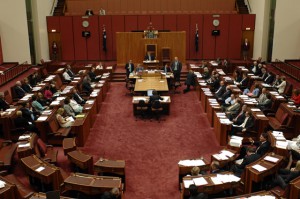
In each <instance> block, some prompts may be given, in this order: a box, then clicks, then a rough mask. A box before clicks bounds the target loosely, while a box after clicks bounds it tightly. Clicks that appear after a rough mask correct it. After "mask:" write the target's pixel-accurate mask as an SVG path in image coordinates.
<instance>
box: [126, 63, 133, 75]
mask: <svg viewBox="0 0 300 199" xmlns="http://www.w3.org/2000/svg"><path fill="white" fill-rule="evenodd" d="M125 69H126V77H127V78H128V77H129V74H130V73H132V72H133V71H134V64H133V63H132V60H129V62H128V63H127V64H126V65H125Z"/></svg>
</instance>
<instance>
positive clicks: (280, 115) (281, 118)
mask: <svg viewBox="0 0 300 199" xmlns="http://www.w3.org/2000/svg"><path fill="white" fill-rule="evenodd" d="M275 118H276V119H277V120H278V122H279V123H280V124H281V125H286V124H287V121H288V118H289V114H288V113H285V112H284V110H282V109H278V110H277V112H276V114H275Z"/></svg>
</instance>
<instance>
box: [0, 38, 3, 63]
mask: <svg viewBox="0 0 300 199" xmlns="http://www.w3.org/2000/svg"><path fill="white" fill-rule="evenodd" d="M1 64H3V52H2V44H1V37H0V65H1Z"/></svg>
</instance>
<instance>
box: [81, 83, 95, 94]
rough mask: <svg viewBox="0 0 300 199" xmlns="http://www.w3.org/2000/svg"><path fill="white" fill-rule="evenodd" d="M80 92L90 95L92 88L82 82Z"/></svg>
mask: <svg viewBox="0 0 300 199" xmlns="http://www.w3.org/2000/svg"><path fill="white" fill-rule="evenodd" d="M82 91H84V92H88V93H90V92H92V91H93V88H92V86H91V84H90V83H88V82H82Z"/></svg>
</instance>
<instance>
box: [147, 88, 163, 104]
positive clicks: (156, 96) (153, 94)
mask: <svg viewBox="0 0 300 199" xmlns="http://www.w3.org/2000/svg"><path fill="white" fill-rule="evenodd" d="M157 100H163V98H162V97H161V96H159V95H158V92H157V91H156V90H153V91H152V96H150V99H149V104H150V105H151V104H152V103H153V102H154V101H157Z"/></svg>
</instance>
